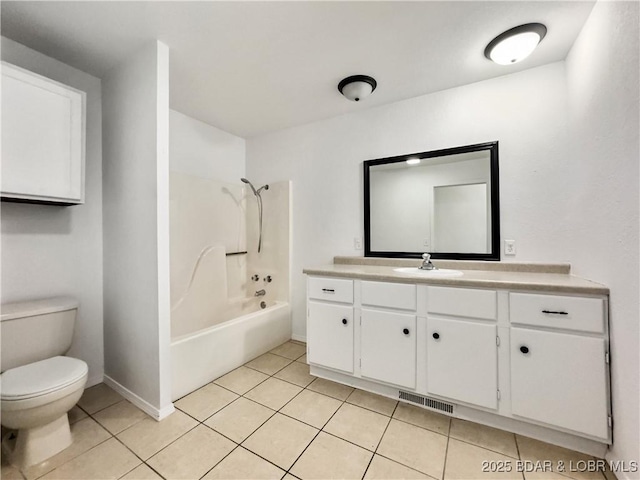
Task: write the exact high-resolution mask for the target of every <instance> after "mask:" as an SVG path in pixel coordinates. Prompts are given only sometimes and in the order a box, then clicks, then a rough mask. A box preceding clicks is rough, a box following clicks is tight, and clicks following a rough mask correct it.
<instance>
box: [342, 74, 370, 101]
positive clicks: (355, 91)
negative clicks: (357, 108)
mask: <svg viewBox="0 0 640 480" xmlns="http://www.w3.org/2000/svg"><path fill="white" fill-rule="evenodd" d="M377 86H378V82H376V80H375V78H372V77H369V76H367V75H352V76H350V77H347V78H344V79H342V80H341V81H340V83H339V84H338V90H339V91H340V93H341V94H342V95H344V96H345V97H346V98H348V99H349V100H351V101H352V102H359V101H360V100H361V99H363V98H365V97H368V96H369V95H371V93H372V92H373V91H374V90H375V89H376V87H377Z"/></svg>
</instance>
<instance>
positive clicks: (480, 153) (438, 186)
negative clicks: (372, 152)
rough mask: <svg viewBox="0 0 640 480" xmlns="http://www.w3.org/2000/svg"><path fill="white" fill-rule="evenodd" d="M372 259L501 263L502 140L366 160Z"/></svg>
mask: <svg viewBox="0 0 640 480" xmlns="http://www.w3.org/2000/svg"><path fill="white" fill-rule="evenodd" d="M364 235H365V236H364V244H365V245H364V246H365V257H408V258H420V257H421V255H422V254H423V253H425V252H428V253H431V254H432V257H433V258H441V259H456V260H500V213H499V198H498V142H489V143H481V144H477V145H467V146H464V147H456V148H448V149H445V150H435V151H432V152H422V153H415V154H410V155H401V156H398V157H390V158H381V159H377V160H368V161H366V162H364Z"/></svg>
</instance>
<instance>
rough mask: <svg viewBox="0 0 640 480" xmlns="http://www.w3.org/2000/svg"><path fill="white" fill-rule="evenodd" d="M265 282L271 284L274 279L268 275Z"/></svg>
mask: <svg viewBox="0 0 640 480" xmlns="http://www.w3.org/2000/svg"><path fill="white" fill-rule="evenodd" d="M263 280H264V281H265V282H267V283H271V281H272V280H273V278H271V275H267V276H266V277H264V279H263Z"/></svg>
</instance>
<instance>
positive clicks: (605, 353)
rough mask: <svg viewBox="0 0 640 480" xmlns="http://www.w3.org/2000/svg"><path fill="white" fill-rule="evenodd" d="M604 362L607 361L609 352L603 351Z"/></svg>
mask: <svg viewBox="0 0 640 480" xmlns="http://www.w3.org/2000/svg"><path fill="white" fill-rule="evenodd" d="M604 362H605V363H609V352H604Z"/></svg>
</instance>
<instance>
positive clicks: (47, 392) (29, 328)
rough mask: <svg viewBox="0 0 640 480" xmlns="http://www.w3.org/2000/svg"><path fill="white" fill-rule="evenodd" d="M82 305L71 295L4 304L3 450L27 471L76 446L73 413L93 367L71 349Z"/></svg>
mask: <svg viewBox="0 0 640 480" xmlns="http://www.w3.org/2000/svg"><path fill="white" fill-rule="evenodd" d="M77 311H78V302H77V301H76V300H75V299H73V298H69V297H57V298H48V299H43V300H35V301H30V302H20V303H11V304H5V305H2V309H1V311H0V338H1V340H2V345H1V361H2V363H1V364H0V365H1V368H2V373H1V374H0V396H1V409H2V416H1V418H0V421H1V423H2V425H3V426H4V427H7V428H10V429H14V430H17V431H18V432H17V437H15V435H11V434H10V435H5V438H3V439H2V448H3V450H4V451H5V453H6V454H7V455H8V458H9V461H10V462H11V463H13V464H14V465H16V466H17V467H19V468H21V469H23V468H26V467H28V466H30V465H34V464H36V463H40V462H42V461H44V460H46V459H48V458H49V457H52V456H53V455H55V454H56V453H58V452H60V451H62V450H64V449H65V448H67V447H68V446H69V445H71V443H72V437H71V431H70V429H69V419H68V417H67V412H68V411H69V410H71V408H73V406H74V405H75V404H76V403H77V402H78V400H80V397H81V396H82V392H83V391H84V386H85V384H86V383H87V372H88V369H87V364H86V363H85V362H83V361H82V360H78V359H76V358H71V357H65V356H63V355H64V354H65V353H66V352H67V351H68V350H69V348H70V347H71V339H72V338H73V326H74V323H75V319H76V313H77Z"/></svg>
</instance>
